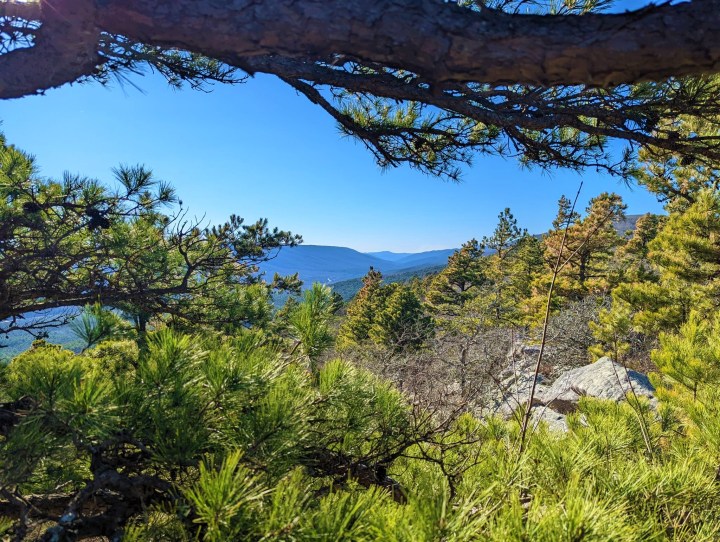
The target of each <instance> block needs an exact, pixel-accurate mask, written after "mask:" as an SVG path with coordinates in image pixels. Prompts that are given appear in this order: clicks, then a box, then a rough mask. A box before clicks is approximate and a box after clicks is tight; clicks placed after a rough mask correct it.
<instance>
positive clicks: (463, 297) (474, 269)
mask: <svg viewBox="0 0 720 542" xmlns="http://www.w3.org/2000/svg"><path fill="white" fill-rule="evenodd" d="M484 252H485V247H484V246H483V245H482V244H480V243H478V242H477V241H476V240H475V239H472V240H470V241H468V242H467V243H464V244H463V246H462V247H461V248H460V250H458V251H456V252H455V253H454V254H453V255H452V256H450V258H449V259H448V265H447V267H446V268H445V269H443V271H442V272H440V273H439V274H438V275H437V276H436V277H435V278H434V279H433V280H432V282H431V283H430V286H429V289H428V291H427V294H426V296H425V302H426V303H427V305H428V306H429V307H430V309H431V310H432V311H433V312H434V313H447V314H449V315H452V314H456V313H457V311H458V310H460V309H461V308H462V306H463V305H464V304H465V303H466V302H467V301H468V300H470V299H472V298H473V297H475V296H476V295H477V294H478V291H479V290H480V289H481V288H482V286H484V285H485V284H486V283H487V280H488V279H487V277H486V266H487V263H486V261H485V260H484V258H483V255H484Z"/></svg>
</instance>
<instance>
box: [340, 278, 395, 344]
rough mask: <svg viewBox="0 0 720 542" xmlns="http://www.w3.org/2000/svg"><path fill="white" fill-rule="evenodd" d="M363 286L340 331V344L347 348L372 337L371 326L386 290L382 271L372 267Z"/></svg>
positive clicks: (363, 280)
mask: <svg viewBox="0 0 720 542" xmlns="http://www.w3.org/2000/svg"><path fill="white" fill-rule="evenodd" d="M362 284H363V285H362V288H360V291H359V292H358V293H357V295H356V296H355V298H354V299H353V300H352V301H351V302H350V304H349V305H348V308H347V317H346V318H345V321H344V322H343V324H342V326H340V330H339V331H338V346H339V347H340V348H346V347H349V346H351V345H356V344H361V343H363V342H365V341H367V340H368V339H369V338H370V328H371V327H372V325H373V322H374V320H375V316H376V314H378V312H379V311H380V310H381V308H382V306H383V302H384V299H383V298H384V296H385V293H386V291H385V290H383V288H382V273H381V272H380V271H376V270H375V269H373V268H372V267H371V268H370V270H369V271H368V273H367V274H366V275H365V276H364V277H363V279H362Z"/></svg>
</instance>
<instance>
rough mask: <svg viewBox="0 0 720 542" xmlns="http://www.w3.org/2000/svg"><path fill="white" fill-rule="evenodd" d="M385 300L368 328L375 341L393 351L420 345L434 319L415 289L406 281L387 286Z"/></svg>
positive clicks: (371, 337)
mask: <svg viewBox="0 0 720 542" xmlns="http://www.w3.org/2000/svg"><path fill="white" fill-rule="evenodd" d="M384 288H385V289H386V291H385V292H384V296H383V297H384V302H383V305H382V308H381V309H380V310H379V311H378V312H377V314H376V315H375V317H374V319H373V323H372V325H371V327H370V330H369V332H368V336H369V338H370V340H371V341H372V342H374V343H375V344H377V345H380V346H384V347H386V348H389V349H390V350H392V351H394V352H404V351H407V350H408V349H412V348H416V347H419V346H421V345H422V344H423V343H424V342H425V341H426V340H427V339H428V337H429V336H430V333H431V332H432V320H431V318H430V317H429V316H427V315H426V314H425V309H424V307H423V305H422V304H421V303H420V300H419V299H418V297H417V296H416V295H415V293H414V292H413V290H412V289H411V288H410V287H408V286H406V285H404V284H398V283H394V284H389V285H387V286H384Z"/></svg>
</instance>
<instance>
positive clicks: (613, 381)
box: [538, 357, 655, 414]
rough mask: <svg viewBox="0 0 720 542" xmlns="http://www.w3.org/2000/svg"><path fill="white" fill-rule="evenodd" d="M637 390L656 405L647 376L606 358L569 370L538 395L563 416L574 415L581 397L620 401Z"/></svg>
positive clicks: (543, 401)
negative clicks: (571, 413) (570, 413)
mask: <svg viewBox="0 0 720 542" xmlns="http://www.w3.org/2000/svg"><path fill="white" fill-rule="evenodd" d="M632 391H634V392H635V394H637V395H638V396H643V397H647V398H649V399H650V401H651V402H652V403H655V388H653V386H652V384H651V383H650V380H649V379H648V377H647V376H645V375H644V374H642V373H638V372H636V371H632V370H630V369H626V368H625V367H623V366H622V365H620V364H618V363H615V362H613V361H612V360H611V359H610V358H608V357H604V358H601V359H599V360H597V361H596V362H595V363H591V364H590V365H586V366H584V367H579V368H577V369H571V370H569V371H566V372H565V373H563V374H562V375H560V377H559V378H558V379H557V380H555V382H553V384H552V385H551V386H549V387H547V388H545V389H543V390H541V393H540V394H538V399H539V401H541V402H542V403H543V404H545V405H547V406H548V407H550V408H551V409H553V410H554V411H556V412H559V413H561V414H567V413H569V412H573V411H574V410H575V409H576V408H577V403H578V400H579V399H580V397H582V396H590V397H597V398H599V399H612V400H614V401H620V400H623V399H625V396H626V395H627V394H628V393H630V392H632Z"/></svg>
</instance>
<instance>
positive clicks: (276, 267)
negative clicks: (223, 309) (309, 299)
mask: <svg viewBox="0 0 720 542" xmlns="http://www.w3.org/2000/svg"><path fill="white" fill-rule="evenodd" d="M370 267H373V268H375V269H378V270H380V271H381V272H383V273H391V272H393V271H396V270H398V269H400V268H401V267H402V266H398V265H396V264H395V262H389V261H387V260H383V259H380V258H377V257H375V256H371V255H369V254H363V253H362V252H358V251H357V250H353V249H351V248H345V247H326V246H319V245H300V246H297V247H293V248H283V249H282V250H280V252H279V253H278V255H277V256H276V257H275V258H274V259H272V260H270V261H268V262H265V263H264V264H262V265H261V266H260V269H261V270H262V271H264V272H265V273H266V278H267V279H272V276H273V274H274V273H280V274H281V275H292V274H293V273H299V274H300V279H301V280H302V281H304V282H305V285H306V286H310V285H311V284H312V283H313V282H322V283H323V284H333V283H335V282H338V281H341V280H347V279H351V278H355V277H362V276H363V275H365V274H366V273H367V272H368V269H370Z"/></svg>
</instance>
